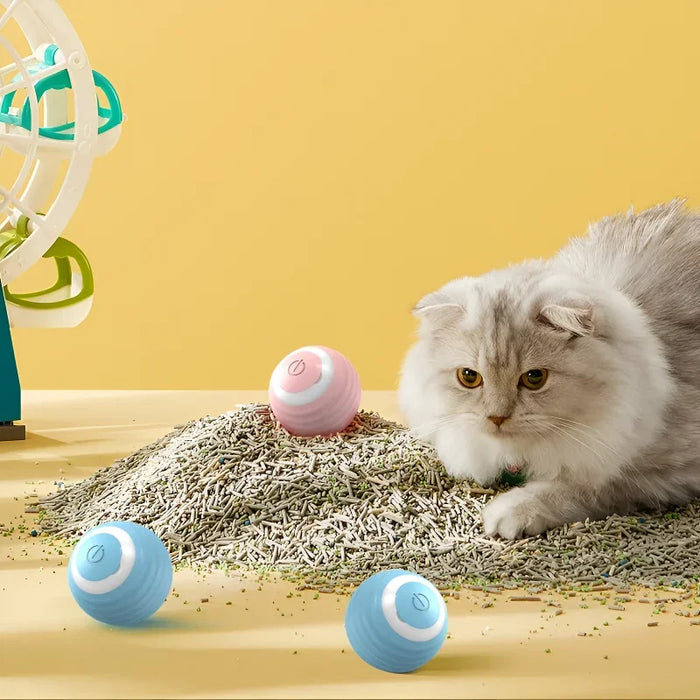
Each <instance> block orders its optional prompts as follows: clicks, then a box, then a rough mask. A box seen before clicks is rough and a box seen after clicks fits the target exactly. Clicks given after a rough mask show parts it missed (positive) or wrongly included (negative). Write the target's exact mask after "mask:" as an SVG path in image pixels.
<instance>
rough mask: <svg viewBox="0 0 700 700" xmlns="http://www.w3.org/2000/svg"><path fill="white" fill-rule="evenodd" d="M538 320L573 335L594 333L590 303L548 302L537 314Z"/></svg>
mask: <svg viewBox="0 0 700 700" xmlns="http://www.w3.org/2000/svg"><path fill="white" fill-rule="evenodd" d="M537 321H538V322H539V323H542V324H544V325H546V326H549V327H550V328H553V329H554V330H555V331H558V332H560V333H568V334H569V335H570V336H572V337H583V336H585V335H593V330H594V325H593V307H592V306H591V305H590V304H587V303H583V302H576V303H575V304H566V305H561V306H560V305H559V304H548V305H547V306H545V307H543V308H542V309H541V310H540V312H539V314H538V315H537Z"/></svg>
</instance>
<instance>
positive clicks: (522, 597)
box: [510, 595, 542, 603]
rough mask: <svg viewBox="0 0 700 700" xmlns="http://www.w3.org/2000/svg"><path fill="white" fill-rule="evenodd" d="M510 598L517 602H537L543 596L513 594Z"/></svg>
mask: <svg viewBox="0 0 700 700" xmlns="http://www.w3.org/2000/svg"><path fill="white" fill-rule="evenodd" d="M510 600H512V601H513V602H516V603H536V602H538V601H540V600H542V598H540V597H539V596H536V595H512V596H511V597H510Z"/></svg>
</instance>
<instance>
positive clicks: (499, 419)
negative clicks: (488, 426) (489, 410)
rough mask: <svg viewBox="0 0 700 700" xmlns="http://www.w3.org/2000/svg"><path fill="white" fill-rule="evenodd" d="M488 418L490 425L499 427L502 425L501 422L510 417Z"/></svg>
mask: <svg viewBox="0 0 700 700" xmlns="http://www.w3.org/2000/svg"><path fill="white" fill-rule="evenodd" d="M488 418H489V420H490V421H491V422H492V423H495V424H496V425H498V426H500V425H501V423H503V421H504V420H506V418H510V416H489V417H488Z"/></svg>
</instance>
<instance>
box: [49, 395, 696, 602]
mask: <svg viewBox="0 0 700 700" xmlns="http://www.w3.org/2000/svg"><path fill="white" fill-rule="evenodd" d="M60 471H61V470H59V472H60ZM57 481H58V480H57ZM504 490H507V489H506V488H501V487H499V488H495V489H491V488H488V489H487V488H482V487H480V486H478V485H476V484H473V483H469V482H466V481H457V480H454V479H452V478H451V477H449V476H448V475H447V474H446V473H445V470H444V467H443V466H442V464H441V463H440V461H439V460H438V458H437V454H436V453H435V451H434V449H433V448H432V447H431V446H429V445H427V444H425V443H423V442H421V441H420V440H418V439H417V438H416V437H415V436H414V435H413V434H412V433H411V432H410V431H408V430H406V429H405V428H404V427H402V426H400V425H398V424H396V423H393V422H391V421H388V420H386V419H384V418H382V417H381V416H379V415H378V414H377V413H373V412H366V411H361V412H360V413H358V415H357V416H356V418H355V420H354V422H353V423H352V425H351V426H350V427H349V428H348V429H347V430H346V431H344V432H343V433H341V434H340V435H337V436H334V437H331V438H320V437H312V438H305V437H297V436H292V435H289V434H288V433H287V432H286V431H285V430H284V429H282V428H281V427H280V426H279V425H278V424H277V422H276V421H275V419H274V416H272V414H271V412H270V409H269V406H267V405H265V404H245V405H242V406H240V407H239V409H238V410H236V411H231V412H228V413H225V414H222V415H220V416H213V417H212V416H206V417H203V418H201V419H198V420H194V421H191V422H189V423H187V424H185V425H181V426H177V427H176V428H175V430H174V431H172V432H171V433H169V434H167V435H165V436H164V437H162V438H161V439H160V440H158V441H156V442H154V443H152V444H150V445H147V446H145V447H143V448H141V449H139V450H137V451H136V452H134V453H133V454H131V455H129V456H128V457H125V458H123V459H120V460H118V461H116V462H114V463H113V464H112V465H110V466H108V467H106V468H104V469H101V470H100V471H98V472H96V473H95V474H94V475H93V476H91V477H89V478H88V479H85V480H83V481H80V482H76V483H71V484H68V485H65V486H64V487H63V488H61V487H59V488H58V490H57V491H56V492H54V493H53V494H51V495H50V496H48V497H46V498H43V499H40V505H41V506H42V507H43V508H44V509H45V510H46V514H45V516H44V518H43V520H42V522H41V528H42V529H43V531H44V532H46V533H50V534H54V535H57V536H59V537H65V538H75V539H77V538H78V537H80V536H81V535H83V534H84V533H85V532H87V531H88V530H89V529H90V528H91V527H94V526H95V525H97V524H99V523H100V522H104V521H105V520H106V519H110V520H132V521H135V522H138V523H140V524H142V525H145V526H147V527H150V528H151V529H152V530H153V531H154V532H155V533H156V534H157V535H158V536H159V537H161V539H163V541H164V542H165V544H166V546H167V547H168V549H169V551H170V553H171V555H172V558H173V562H174V563H175V564H180V563H182V564H189V565H193V566H202V567H205V568H207V567H209V568H213V567H222V566H223V567H233V568H243V569H251V568H253V569H256V570H260V569H274V570H276V571H279V572H280V573H281V574H282V576H283V577H285V578H288V579H290V580H292V581H295V582H299V581H301V580H303V582H304V583H305V584H307V585H308V586H310V587H314V588H321V587H323V588H330V589H331V590H335V588H336V587H337V586H338V585H339V584H341V583H346V584H348V585H351V586H353V585H357V584H359V583H361V582H362V581H363V580H364V579H365V578H366V577H367V576H368V575H370V574H372V573H375V572H377V571H379V570H381V569H386V568H405V569H408V570H411V571H415V572H417V573H419V574H422V575H423V576H425V577H426V578H428V579H430V580H431V581H432V582H433V583H434V584H435V585H436V586H437V587H438V588H441V587H448V586H455V585H462V584H464V583H472V582H473V581H474V580H478V581H481V582H487V583H488V585H494V584H496V583H499V584H502V587H503V588H504V589H507V590H513V589H514V588H518V587H520V586H529V587H530V588H532V589H533V590H535V591H536V592H540V591H542V590H544V589H546V588H549V587H552V586H563V585H565V584H576V585H582V584H586V585H588V586H591V587H599V586H604V588H600V589H599V590H605V589H607V588H608V587H611V586H612V587H614V588H615V590H616V592H618V593H621V592H623V591H627V592H628V591H629V586H628V584H629V583H635V584H639V585H645V586H650V587H654V586H656V585H658V584H659V583H660V582H661V580H662V579H665V580H666V581H668V580H673V581H674V582H676V581H677V582H678V584H683V585H685V584H686V583H687V582H688V581H691V580H692V578H693V577H694V576H698V575H700V549H699V548H697V547H696V546H695V544H694V543H695V542H696V537H697V535H696V533H697V530H698V525H697V524H698V522H700V501H697V502H694V503H691V504H689V505H688V506H685V507H684V508H680V509H677V510H676V511H675V512H677V513H678V518H674V519H673V520H670V519H667V518H664V517H663V513H659V514H645V515H644V518H643V519H642V518H639V517H636V516H634V515H629V516H618V515H613V516H610V517H608V518H605V519H604V520H599V521H589V520H586V521H585V522H579V523H574V524H573V525H571V526H569V525H564V526H563V527H561V528H556V529H554V530H551V531H549V532H547V533H545V534H543V535H541V536H537V537H527V538H524V539H522V540H517V541H505V540H501V539H500V538H492V537H486V536H485V535H484V532H483V526H482V522H481V515H480V514H481V510H482V509H483V507H484V506H485V505H486V504H487V503H489V501H490V500H491V499H492V498H493V497H494V495H495V496H498V494H499V493H501V492H502V491H504ZM642 520H643V522H640V521H642ZM669 541H672V542H673V549H672V550H669V547H668V542H669ZM619 552H624V560H623V559H620V556H619ZM661 552H663V556H662V557H661V556H660V553H661ZM672 552H682V554H673V553H672ZM622 561H624V562H625V563H621V562H622ZM611 569H612V570H613V574H612V575H611V574H610V571H611ZM625 586H627V587H625ZM482 589H483V584H482ZM569 595H570V596H572V597H573V596H574V595H575V592H573V591H571V592H569ZM533 598H535V596H533Z"/></svg>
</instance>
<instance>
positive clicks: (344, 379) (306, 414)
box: [269, 345, 362, 436]
mask: <svg viewBox="0 0 700 700" xmlns="http://www.w3.org/2000/svg"><path fill="white" fill-rule="evenodd" d="M269 396H270V407H271V408H272V412H273V413H274V414H275V418H277V420H278V421H279V422H280V424H281V425H282V426H284V427H285V428H286V429H287V430H288V431H289V432H290V433H292V434H293V435H306V436H311V435H333V434H334V433H339V432H340V431H341V430H345V428H347V427H348V425H350V423H352V421H353V419H354V418H355V416H356V415H357V409H358V408H359V407H360V398H361V396H362V389H361V388H360V377H359V375H358V374H357V370H356V369H355V368H354V367H353V366H352V364H351V363H350V361H349V360H348V359H347V358H346V357H345V356H344V355H342V354H341V353H339V352H338V351H337V350H333V349H331V348H327V347H325V346H323V345H308V346H306V347H303V348H299V349H298V350H295V351H294V352H292V353H290V354H289V355H287V356H286V357H285V358H284V359H283V360H282V361H281V362H280V363H279V364H278V365H277V367H275V370H274V372H273V373H272V377H271V378H270V389H269Z"/></svg>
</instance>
